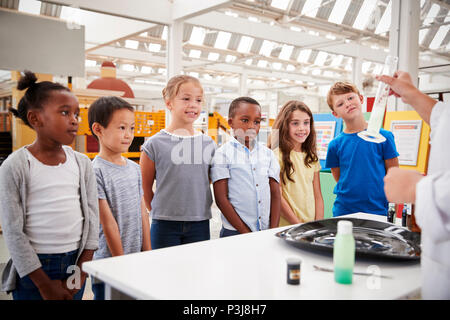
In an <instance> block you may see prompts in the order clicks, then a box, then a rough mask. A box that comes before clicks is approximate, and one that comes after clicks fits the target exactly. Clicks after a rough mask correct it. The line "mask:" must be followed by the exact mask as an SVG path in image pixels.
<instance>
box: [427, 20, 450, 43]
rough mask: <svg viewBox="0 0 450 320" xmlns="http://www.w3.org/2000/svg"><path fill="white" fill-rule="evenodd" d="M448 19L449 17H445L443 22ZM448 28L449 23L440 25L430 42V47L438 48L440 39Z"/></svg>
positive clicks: (449, 28)
mask: <svg viewBox="0 0 450 320" xmlns="http://www.w3.org/2000/svg"><path fill="white" fill-rule="evenodd" d="M448 21H450V17H447V18H446V19H445V22H448ZM449 30H450V25H446V26H441V27H440V28H439V30H438V32H437V33H436V35H435V36H434V38H433V41H431V43H430V49H438V48H439V47H440V46H441V43H442V41H443V40H444V38H445V36H446V35H447V33H448V31H449Z"/></svg>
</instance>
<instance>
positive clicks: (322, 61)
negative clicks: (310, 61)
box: [314, 51, 328, 66]
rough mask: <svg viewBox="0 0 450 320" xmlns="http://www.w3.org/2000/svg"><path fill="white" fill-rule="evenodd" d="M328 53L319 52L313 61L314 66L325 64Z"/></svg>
mask: <svg viewBox="0 0 450 320" xmlns="http://www.w3.org/2000/svg"><path fill="white" fill-rule="evenodd" d="M327 56H328V53H326V52H324V51H319V53H318V54H317V57H316V60H315V61H314V64H316V65H318V66H323V65H324V64H325V61H326V60H327Z"/></svg>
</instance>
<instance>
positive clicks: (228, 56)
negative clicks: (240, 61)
mask: <svg viewBox="0 0 450 320" xmlns="http://www.w3.org/2000/svg"><path fill="white" fill-rule="evenodd" d="M225 61H226V62H228V63H230V62H234V61H236V56H233V55H230V54H228V55H227V56H226V57H225Z"/></svg>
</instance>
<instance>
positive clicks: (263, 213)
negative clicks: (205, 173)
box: [211, 138, 280, 231]
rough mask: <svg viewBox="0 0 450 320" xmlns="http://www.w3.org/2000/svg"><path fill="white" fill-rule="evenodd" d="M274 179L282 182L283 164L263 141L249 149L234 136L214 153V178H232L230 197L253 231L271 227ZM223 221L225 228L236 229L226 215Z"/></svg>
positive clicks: (230, 179)
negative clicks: (271, 186) (270, 181)
mask: <svg viewBox="0 0 450 320" xmlns="http://www.w3.org/2000/svg"><path fill="white" fill-rule="evenodd" d="M270 178H272V179H275V180H276V181H277V182H278V183H279V181H280V165H279V164H278V160H277V159H276V157H275V155H274V153H273V151H272V150H270V149H269V148H267V147H266V146H264V145H263V144H261V143H256V144H255V146H254V147H253V149H252V150H249V149H248V148H247V147H245V146H244V145H243V144H241V143H239V141H237V140H236V139H234V138H232V139H231V140H230V141H228V142H227V143H225V144H224V145H222V146H221V147H220V148H219V149H217V151H216V153H215V155H214V158H213V161H212V167H211V180H212V182H213V183H214V182H216V181H218V180H222V179H228V199H229V200H230V202H231V205H232V206H233V207H234V209H235V210H236V212H237V213H238V215H239V217H240V218H241V219H242V220H243V221H244V223H245V224H246V225H247V226H248V227H249V228H250V229H251V230H252V231H259V230H265V229H268V228H269V226H270V186H269V179H270ZM222 223H223V227H224V228H225V229H228V230H236V229H235V228H234V227H233V226H232V225H231V223H229V222H228V221H227V219H226V218H225V217H224V215H223V214H222Z"/></svg>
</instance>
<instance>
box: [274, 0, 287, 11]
mask: <svg viewBox="0 0 450 320" xmlns="http://www.w3.org/2000/svg"><path fill="white" fill-rule="evenodd" d="M289 1H290V0H272V3H271V4H270V5H271V6H272V7H274V8H278V9H281V10H286V9H287V7H288V5H289Z"/></svg>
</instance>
